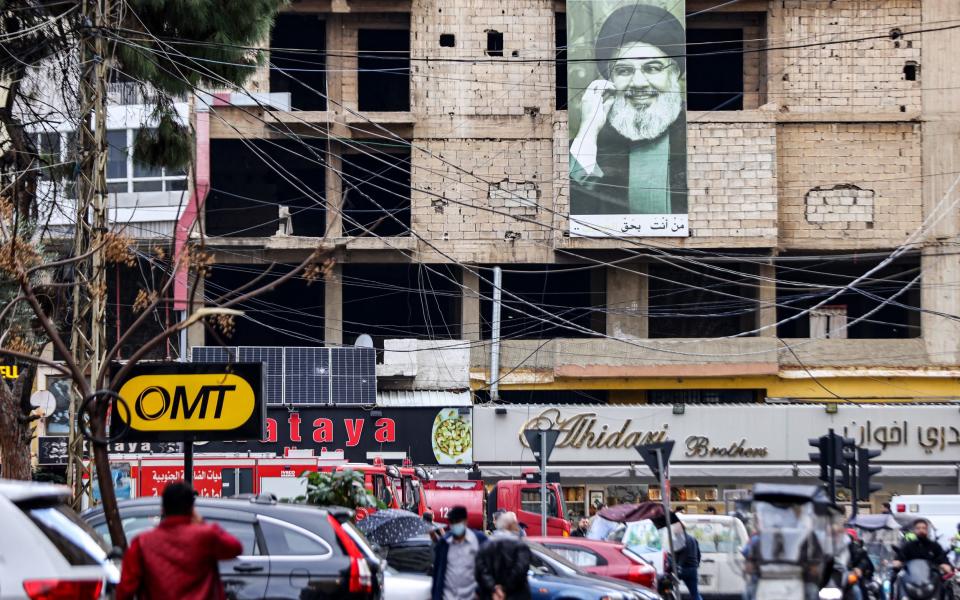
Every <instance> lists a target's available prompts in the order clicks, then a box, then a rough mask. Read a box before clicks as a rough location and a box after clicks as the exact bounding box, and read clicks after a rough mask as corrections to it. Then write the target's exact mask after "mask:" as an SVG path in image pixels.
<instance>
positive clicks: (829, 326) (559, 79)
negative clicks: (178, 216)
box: [188, 0, 960, 513]
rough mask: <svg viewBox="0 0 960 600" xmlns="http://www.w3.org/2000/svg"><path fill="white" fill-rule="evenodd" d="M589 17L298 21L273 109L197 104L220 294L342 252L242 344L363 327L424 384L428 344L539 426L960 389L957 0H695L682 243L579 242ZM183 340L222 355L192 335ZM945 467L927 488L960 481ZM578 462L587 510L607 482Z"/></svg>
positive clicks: (247, 330) (258, 95)
mask: <svg viewBox="0 0 960 600" xmlns="http://www.w3.org/2000/svg"><path fill="white" fill-rule="evenodd" d="M566 10H567V6H566V3H565V2H564V1H563V0H510V1H506V2H489V1H486V2H475V1H468V0H303V1H299V2H293V3H292V4H291V5H290V6H289V7H287V8H286V9H285V12H284V13H282V14H281V15H280V17H279V18H278V19H277V21H276V23H275V26H274V28H273V31H272V33H271V37H270V39H269V40H266V39H265V40H264V41H263V45H264V46H268V45H269V47H270V48H271V49H272V51H271V53H270V59H269V62H268V63H266V64H264V66H263V67H262V68H261V69H260V70H259V71H258V72H257V75H256V76H255V77H254V78H253V80H252V81H251V82H250V84H249V92H251V93H249V94H242V93H238V92H233V93H224V94H218V95H215V96H212V97H211V102H210V103H209V106H206V105H204V104H202V103H197V105H196V108H197V112H196V113H195V120H196V123H197V128H196V130H197V132H198V134H199V136H200V139H198V150H199V151H200V153H201V154H203V153H206V155H207V156H208V157H209V161H208V163H207V165H208V166H206V167H205V168H199V169H198V176H197V179H198V180H197V181H196V182H195V187H196V189H197V191H198V195H199V196H200V200H201V201H202V211H201V214H200V218H201V219H202V220H203V225H204V231H205V235H206V236H207V244H208V246H209V247H211V248H212V249H213V250H214V252H215V266H214V268H213V271H212V274H211V275H210V277H209V278H208V279H207V280H206V282H205V293H206V294H207V295H210V296H216V295H218V294H220V293H222V292H223V291H224V290H228V289H236V288H238V287H239V286H242V285H244V284H245V283H247V282H249V281H251V280H252V279H253V278H255V277H257V276H258V275H260V274H261V273H262V272H263V270H264V269H266V268H267V267H266V265H267V264H269V263H273V262H275V263H279V264H281V265H284V264H287V265H289V264H294V263H295V262H297V261H299V260H302V259H303V258H304V257H305V256H306V255H307V254H309V253H310V252H311V251H312V250H313V249H314V248H315V247H316V246H317V245H318V244H321V245H323V246H324V247H325V248H328V249H329V250H330V251H331V252H332V253H333V254H332V255H333V257H334V264H333V266H332V268H331V269H330V271H329V273H328V274H327V276H326V277H324V278H323V279H322V280H321V281H318V282H316V283H313V284H312V285H308V282H307V281H304V280H302V279H298V280H294V281H291V282H289V283H285V284H284V285H282V286H279V287H278V288H276V289H275V290H273V291H272V292H270V294H268V295H266V296H264V297H262V298H260V299H257V300H256V301H253V302H250V303H248V304H247V305H246V306H245V307H244V309H245V311H246V316H245V318H243V319H239V320H238V321H237V323H236V327H235V331H234V333H233V336H232V338H231V340H230V341H229V343H230V344H231V345H236V346H338V345H352V344H354V343H355V341H356V340H357V338H358V336H361V335H363V334H366V335H369V336H370V337H371V339H372V342H373V345H374V347H375V348H376V351H377V353H378V356H379V358H378V360H379V361H380V363H381V364H380V365H379V366H378V369H380V373H381V374H382V375H387V374H388V373H389V379H386V378H384V379H383V380H382V382H381V388H383V389H386V388H391V387H392V388H395V389H400V388H408V389H410V390H413V389H416V388H418V387H422V386H427V387H433V388H434V389H437V388H438V387H440V386H437V385H436V382H435V381H434V382H432V383H431V381H419V380H416V371H417V361H416V360H409V357H408V356H406V355H405V352H406V353H407V354H409V353H414V354H416V353H417V352H419V351H421V350H423V349H424V348H427V349H428V351H429V352H430V353H431V357H433V358H431V359H430V361H428V362H429V363H430V365H432V366H431V367H430V369H431V372H432V373H435V374H438V376H437V378H436V379H438V380H443V381H444V385H445V386H446V387H447V388H448V389H456V388H463V389H465V388H468V387H469V388H470V389H471V390H472V391H473V401H474V403H476V404H485V403H487V402H489V401H490V400H491V384H493V383H496V384H497V386H496V387H498V388H499V389H498V390H497V391H496V396H497V398H494V399H495V400H497V401H498V404H497V406H498V407H507V408H509V409H511V410H513V409H514V408H516V407H521V408H522V409H523V410H525V411H527V412H529V413H533V412H537V411H539V410H540V409H539V408H535V407H532V406H531V405H548V406H559V407H563V406H565V405H571V404H575V405H581V404H582V405H590V406H589V410H592V411H594V412H596V413H599V414H601V415H602V411H603V410H604V408H605V407H608V406H610V405H620V404H628V405H642V407H656V406H660V407H663V406H666V413H668V414H672V415H675V417H671V418H676V419H682V418H689V416H690V413H695V412H696V411H697V410H698V407H700V406H702V405H704V404H724V403H726V404H730V405H731V406H730V408H729V410H731V411H744V412H743V415H744V420H746V421H750V422H754V423H755V424H759V422H760V421H761V420H762V419H763V418H764V416H763V414H764V413H762V412H757V411H762V410H769V408H770V406H771V405H774V404H778V403H804V402H814V403H824V404H829V405H832V406H831V407H830V408H829V409H828V411H831V412H837V410H838V411H839V413H840V415H841V416H843V415H846V416H847V418H848V419H855V418H856V417H855V413H853V412H849V411H853V410H855V409H854V408H853V406H851V405H854V404H866V403H895V402H953V401H955V400H956V398H957V397H958V396H960V383H958V381H960V379H958V378H960V323H958V320H957V318H956V316H955V315H956V314H957V313H958V312H960V311H958V308H960V256H958V253H957V251H956V242H957V238H958V227H960V220H958V218H957V211H956V204H957V202H958V200H960V195H958V193H957V190H956V186H955V185H954V184H955V181H954V180H955V178H956V174H957V173H958V172H960V120H958V117H957V109H956V102H955V97H956V94H955V89H956V88H958V87H960V68H958V66H957V64H958V63H957V61H956V59H955V56H954V54H955V52H956V48H958V47H960V30H957V29H953V28H951V27H949V25H952V24H956V23H958V22H960V5H958V4H957V2H956V1H955V0H871V1H865V0H829V1H828V0H742V1H739V2H732V3H731V2H726V3H724V2H719V1H716V0H687V2H686V13H687V23H686V27H687V43H688V47H687V56H686V60H687V74H686V82H687V110H688V113H687V121H688V125H687V136H688V156H687V177H688V183H689V211H688V212H689V236H688V237H682V238H630V239H623V238H615V237H608V238H588V237H576V236H571V235H570V234H569V229H570V227H569V212H570V209H569V197H570V194H569V184H568V181H569V179H568V143H569V142H568V116H567V110H566V105H567V93H568V90H567V64H566V62H565V60H566V51H565V48H566V45H567V30H566V20H565V12H566ZM930 24H941V25H938V26H934V25H930ZM199 164H200V165H204V162H203V161H201V162H200V163H199ZM494 267H500V268H501V269H502V285H501V289H502V308H501V315H502V318H501V327H500V339H499V340H496V342H498V343H497V348H498V354H499V364H498V365H497V367H496V369H497V370H498V373H499V375H496V376H493V377H492V376H491V354H492V353H491V349H492V348H493V347H494V342H495V340H493V339H492V337H493V336H492V329H493V327H492V313H493V296H494V293H493V291H494V290H493V283H492V282H493V279H494V275H493V269H494ZM282 270H283V269H282V268H277V269H275V272H274V274H272V275H271V276H275V275H276V273H280V272H282ZM827 298H829V302H827V303H823V300H824V299H827ZM811 307H815V308H813V309H811ZM398 340H406V341H398ZM409 340H419V342H410V341H409ZM431 341H432V342H433V343H434V344H441V345H442V346H443V347H447V348H448V349H449V351H450V353H451V354H450V356H451V357H454V355H455V353H457V352H463V349H465V348H468V349H469V378H468V379H466V378H464V379H463V380H462V381H460V382H459V383H458V382H456V381H451V380H450V378H449V377H447V375H446V373H445V369H444V366H445V365H444V354H443V350H436V346H435V345H430V344H429V343H428V342H431ZM188 343H189V345H191V346H204V345H215V344H216V343H217V342H215V341H214V340H212V339H210V336H209V335H208V334H207V335H205V333H204V331H203V330H202V329H199V328H194V329H193V330H191V332H190V334H189V339H188ZM424 344H426V346H425V345H424ZM450 361H451V365H455V364H457V360H456V359H455V358H451V359H450ZM451 368H454V366H451ZM463 373H464V374H465V373H466V370H465V369H464V371H463ZM427 379H428V380H429V379H430V378H427ZM391 382H392V383H391ZM540 408H542V407H540ZM581 408H583V407H581ZM640 408H641V407H640V406H638V409H637V410H640ZM835 409H836V410H835ZM477 410H480V409H479V408H474V411H477ZM823 410H824V409H823V408H822V407H821V409H820V411H821V412H823ZM684 412H686V417H684V416H682V415H684ZM638 414H639V413H638ZM657 414H659V413H657ZM677 415H681V416H677ZM652 418H659V417H652ZM477 423H479V421H478V422H477ZM721 433H722V432H714V433H710V432H705V433H704V435H710V437H711V438H713V437H716V438H720V437H723V435H721ZM474 435H475V439H477V440H479V439H481V438H482V437H483V436H484V435H485V434H481V433H480V432H479V431H475V432H474ZM512 435H515V432H513V434H512ZM728 437H729V436H728ZM741 437H742V436H740V435H739V434H736V435H733V438H736V439H734V440H733V442H737V441H739V440H740V438H741ZM724 445H726V443H724ZM477 446H478V447H479V441H478V444H477ZM687 456H688V457H692V456H694V455H691V454H688V455H687ZM527 458H528V460H529V457H527ZM590 460H591V461H592V462H593V464H599V463H602V462H603V458H602V457H600V458H599V459H597V458H592V459H590ZM931 460H933V459H931ZM478 462H479V461H478ZM693 462H696V461H693ZM783 462H786V463H789V462H790V461H789V460H788V461H783ZM483 467H484V465H483V464H482V463H481V468H483ZM508 467H509V465H507V466H503V468H501V469H500V470H499V471H498V470H497V468H495V467H491V470H490V471H485V473H489V474H492V475H493V476H506V475H507V474H509V473H510V472H511V471H510V468H512V467H510V468H508ZM795 467H796V465H794V469H795ZM611 469H612V470H611V471H610V472H609V473H608V474H607V475H609V476H610V477H614V476H616V473H620V471H617V470H616V469H614V468H613V467H611ZM944 469H946V470H945V471H944V472H943V473H940V472H939V471H938V472H937V473H936V474H935V475H931V476H934V477H940V478H941V479H942V480H943V482H945V483H944V485H953V487H954V488H955V487H956V470H955V468H954V467H949V468H947V467H944ZM950 469H953V471H950ZM635 472H636V471H630V473H635ZM790 472H791V473H793V476H796V475H797V472H794V471H790ZM575 473H576V471H575V470H573V468H572V467H571V471H569V472H568V476H569V477H572V478H573V480H572V481H577V479H576V477H578V476H579V477H580V478H581V480H582V485H581V486H580V488H576V487H575V486H573V487H571V489H572V490H574V491H573V492H571V494H572V495H570V496H569V497H568V500H569V501H570V502H571V503H572V504H573V505H574V506H575V507H576V511H571V513H572V512H584V511H585V510H587V506H586V504H585V502H587V500H586V499H587V498H589V496H590V492H592V491H593V490H594V487H591V486H597V485H600V483H598V478H601V477H606V476H607V475H603V474H602V473H600V472H599V471H598V472H596V473H594V476H588V475H586V474H583V473H580V474H579V475H576V474H575ZM597 473H600V474H599V475H598V474H597ZM893 476H894V475H892V474H891V477H893ZM905 477H906V476H905ZM736 479H737V477H736V475H735V474H730V473H727V474H724V473H719V472H716V473H714V472H710V473H707V472H701V473H700V474H698V475H696V476H694V475H691V476H690V479H689V481H690V482H691V484H690V485H691V486H694V485H695V484H696V485H701V484H705V483H706V482H711V483H713V484H716V482H722V481H728V482H729V481H735V480H736ZM910 481H911V480H910V479H909V477H907V478H906V479H903V480H902V482H901V483H902V484H903V486H904V489H909V490H913V489H915V488H916V486H915V485H913V484H912V483H910ZM951 482H952V483H951ZM911 486H913V487H911ZM734 487H736V486H734ZM596 489H604V493H605V494H609V493H612V492H610V491H609V490H607V489H606V488H603V486H600V487H597V488H596ZM693 489H694V487H691V490H693ZM577 490H579V491H577ZM697 494H698V492H695V491H691V492H690V499H689V500H688V501H689V502H690V503H691V504H692V505H694V506H695V505H696V504H695V503H696V502H698V501H702V502H709V501H711V499H712V500H713V501H719V500H720V499H721V496H718V495H717V491H716V490H715V489H714V491H713V492H712V495H711V493H709V492H704V493H703V494H701V495H699V496H697Z"/></svg>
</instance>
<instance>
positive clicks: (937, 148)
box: [920, 0, 960, 365]
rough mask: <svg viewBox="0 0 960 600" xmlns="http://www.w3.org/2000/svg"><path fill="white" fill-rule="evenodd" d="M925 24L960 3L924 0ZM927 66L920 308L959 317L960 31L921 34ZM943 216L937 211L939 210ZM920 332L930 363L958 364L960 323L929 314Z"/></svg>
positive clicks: (955, 15)
mask: <svg viewBox="0 0 960 600" xmlns="http://www.w3.org/2000/svg"><path fill="white" fill-rule="evenodd" d="M922 11H923V19H922V20H923V22H924V23H934V22H937V23H939V22H946V21H956V20H957V19H960V3H958V2H957V1H956V0H924V2H923V3H922ZM921 35H922V39H921V47H922V48H923V61H922V63H921V65H920V80H921V82H922V84H923V88H922V89H923V92H922V98H923V112H922V121H923V156H922V161H921V162H922V165H923V208H924V217H925V218H931V215H934V213H935V211H936V215H939V216H933V217H932V220H933V221H935V224H934V225H932V226H931V227H930V228H929V229H928V234H927V235H926V237H925V239H924V242H925V248H924V250H923V256H922V258H921V267H922V269H923V290H922V292H921V295H920V302H921V306H923V308H925V309H929V310H933V311H941V312H944V313H947V314H952V315H955V314H957V313H958V312H960V290H958V289H957V288H956V282H957V280H958V279H960V256H956V255H954V254H953V252H952V250H950V248H951V247H952V243H953V242H956V241H957V238H958V234H960V222H958V211H957V208H956V207H954V208H952V209H951V210H949V211H948V212H947V213H946V214H945V215H944V214H943V213H942V212H941V211H942V210H943V209H945V208H946V207H948V206H950V205H952V204H953V203H955V202H957V200H958V194H960V189H958V186H955V185H954V182H955V180H956V178H957V173H958V172H960V112H958V108H957V102H956V93H955V90H956V88H957V87H960V61H957V60H956V49H957V48H960V31H958V30H956V29H948V30H945V31H929V32H926V33H923V34H921ZM938 208H939V209H941V211H937V209H938ZM921 331H922V335H923V339H924V342H925V343H926V348H927V353H928V354H929V358H930V361H931V362H932V363H934V364H943V365H947V364H960V323H958V322H957V321H955V320H951V319H945V318H943V317H939V316H937V315H933V314H930V313H923V316H922V318H921Z"/></svg>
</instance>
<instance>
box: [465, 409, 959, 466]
mask: <svg viewBox="0 0 960 600" xmlns="http://www.w3.org/2000/svg"><path fill="white" fill-rule="evenodd" d="M527 428H553V429H559V430H560V437H559V439H558V440H557V445H556V450H555V451H554V454H553V457H552V460H553V461H555V462H559V463H564V462H566V463H584V462H586V463H590V462H601V461H602V462H629V463H634V462H636V461H637V456H636V452H635V451H634V450H633V447H634V446H636V445H639V444H650V443H656V442H662V441H665V440H675V441H677V444H678V446H679V447H680V448H681V449H682V451H681V452H679V453H678V455H677V456H675V457H674V461H675V462H689V463H700V462H804V463H805V462H807V460H808V457H807V454H808V453H809V451H810V450H809V447H808V444H807V441H808V439H809V438H812V437H817V436H820V435H823V434H824V433H826V432H827V431H828V430H829V429H831V428H833V429H834V430H835V431H837V432H843V434H844V435H846V436H848V437H852V438H854V439H855V440H857V443H858V444H859V445H861V446H864V447H867V448H876V449H879V450H882V451H883V457H882V458H881V462H884V461H911V460H913V461H924V462H931V461H945V462H951V463H953V462H955V461H956V451H957V450H960V410H958V406H956V405H903V406H892V405H884V406H853V405H850V406H841V407H840V408H839V411H838V412H837V413H835V414H828V413H826V412H825V411H824V410H823V407H821V406H813V405H794V406H780V405H754V406H751V405H746V406H745V405H735V406H723V405H709V406H704V405H691V406H688V407H687V408H686V411H685V412H684V414H681V415H675V414H673V407H672V406H644V405H636V406H625V405H621V406H609V405H608V406H589V407H587V406H573V407H567V406H555V407H553V406H535V407H527V406H524V407H519V406H511V407H507V413H506V414H505V415H504V414H500V415H498V414H496V411H495V410H494V409H492V408H486V407H481V408H475V409H474V435H475V438H476V439H478V440H487V443H484V444H476V448H475V450H474V459H475V460H476V461H477V462H479V463H490V462H499V463H523V462H532V461H533V455H532V453H531V452H530V450H529V448H528V447H527V444H526V440H525V439H524V437H523V433H522V432H523V430H524V429H527ZM518 457H519V459H518Z"/></svg>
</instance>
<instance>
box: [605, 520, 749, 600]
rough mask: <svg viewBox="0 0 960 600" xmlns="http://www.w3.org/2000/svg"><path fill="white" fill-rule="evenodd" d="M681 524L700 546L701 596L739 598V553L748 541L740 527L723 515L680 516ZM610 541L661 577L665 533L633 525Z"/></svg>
mask: <svg viewBox="0 0 960 600" xmlns="http://www.w3.org/2000/svg"><path fill="white" fill-rule="evenodd" d="M680 520H681V521H682V522H683V525H684V527H686V529H687V533H689V534H690V535H691V536H693V537H694V538H696V539H697V543H699V544H700V555H701V558H700V570H699V582H700V595H701V596H703V597H704V598H711V599H713V598H740V597H742V595H743V591H744V588H745V585H746V584H745V580H744V578H743V555H742V554H741V553H740V550H741V549H742V548H743V546H744V545H745V544H746V543H747V540H748V537H747V529H746V527H744V525H743V523H742V522H740V520H739V519H737V518H735V517H728V516H724V515H686V514H681V515H680ZM612 537H613V538H614V539H616V540H617V541H619V542H620V543H622V544H624V545H625V546H627V548H628V549H629V550H631V551H632V552H633V553H635V554H637V555H639V556H640V557H642V558H643V559H644V560H646V561H647V562H649V563H650V564H651V565H653V567H654V568H655V569H656V570H657V574H658V575H662V574H663V565H664V558H665V554H666V551H667V542H666V537H665V531H664V530H658V529H657V528H656V527H654V525H653V523H652V522H651V521H636V522H633V523H627V524H626V526H625V527H621V528H619V529H618V530H617V531H616V532H615V533H613V534H612ZM683 589H684V592H685V591H686V588H685V587H684V588H683ZM685 595H686V594H685Z"/></svg>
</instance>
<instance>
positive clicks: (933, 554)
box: [893, 519, 953, 573]
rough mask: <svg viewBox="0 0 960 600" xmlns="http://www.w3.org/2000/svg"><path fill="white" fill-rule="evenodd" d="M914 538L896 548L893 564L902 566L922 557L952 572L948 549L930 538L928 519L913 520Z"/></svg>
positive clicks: (946, 571) (944, 570)
mask: <svg viewBox="0 0 960 600" xmlns="http://www.w3.org/2000/svg"><path fill="white" fill-rule="evenodd" d="M912 538H913V539H909V540H908V541H907V542H905V543H904V544H903V545H902V546H900V547H899V548H896V549H895V550H896V560H894V561H893V566H894V567H896V568H898V569H899V568H901V567H902V566H903V565H904V563H907V562H909V561H911V560H917V559H922V560H925V561H927V562H929V563H930V564H932V565H935V566H937V567H939V568H940V570H941V571H943V572H944V573H952V572H953V567H951V566H950V561H949V560H947V551H946V550H944V549H943V547H942V546H941V545H940V544H938V543H937V541H936V540H931V539H930V524H929V523H928V522H927V521H926V519H917V520H916V521H914V522H913V536H912Z"/></svg>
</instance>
